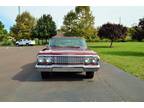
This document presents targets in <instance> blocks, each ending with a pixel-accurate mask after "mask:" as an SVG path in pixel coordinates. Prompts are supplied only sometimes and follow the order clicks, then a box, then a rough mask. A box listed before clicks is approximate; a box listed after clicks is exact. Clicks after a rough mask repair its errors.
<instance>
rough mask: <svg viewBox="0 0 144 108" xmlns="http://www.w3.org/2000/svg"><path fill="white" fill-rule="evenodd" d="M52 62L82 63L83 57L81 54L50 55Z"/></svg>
mask: <svg viewBox="0 0 144 108" xmlns="http://www.w3.org/2000/svg"><path fill="white" fill-rule="evenodd" d="M52 61H53V63H54V64H83V63H84V57H82V56H52Z"/></svg>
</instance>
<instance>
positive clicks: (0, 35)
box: [0, 21, 7, 41]
mask: <svg viewBox="0 0 144 108" xmlns="http://www.w3.org/2000/svg"><path fill="white" fill-rule="evenodd" d="M6 35H7V30H6V29H5V28H4V25H3V23H2V22H1V21H0V41H2V40H3V38H4V37H5V36H6Z"/></svg>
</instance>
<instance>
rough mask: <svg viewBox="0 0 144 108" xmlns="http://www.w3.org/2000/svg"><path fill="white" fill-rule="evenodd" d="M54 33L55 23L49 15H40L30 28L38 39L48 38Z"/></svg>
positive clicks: (55, 32)
mask: <svg viewBox="0 0 144 108" xmlns="http://www.w3.org/2000/svg"><path fill="white" fill-rule="evenodd" d="M56 34H57V31H56V24H55V22H54V21H53V19H52V16H51V15H45V14H44V15H43V16H42V17H40V18H39V19H38V21H37V24H36V26H35V27H34V28H33V30H32V35H33V37H34V38H39V39H49V38H51V37H52V36H55V35H56Z"/></svg>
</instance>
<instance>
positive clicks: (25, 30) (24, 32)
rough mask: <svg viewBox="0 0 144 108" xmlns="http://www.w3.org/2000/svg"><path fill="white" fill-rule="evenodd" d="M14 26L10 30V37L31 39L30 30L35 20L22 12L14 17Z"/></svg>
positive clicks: (27, 13)
mask: <svg viewBox="0 0 144 108" xmlns="http://www.w3.org/2000/svg"><path fill="white" fill-rule="evenodd" d="M15 21H16V24H15V25H13V27H11V29H10V33H11V35H12V36H13V37H14V38H15V39H16V40H18V39H22V38H27V39H31V38H32V34H31V30H32V28H33V27H34V26H35V18H34V17H33V16H32V15H31V14H30V13H29V12H23V13H22V14H20V15H18V16H17V17H16V20H15Z"/></svg>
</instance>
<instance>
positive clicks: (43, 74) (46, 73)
mask: <svg viewBox="0 0 144 108" xmlns="http://www.w3.org/2000/svg"><path fill="white" fill-rule="evenodd" d="M48 76H49V73H48V72H41V78H42V79H43V80H45V79H47V78H48Z"/></svg>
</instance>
